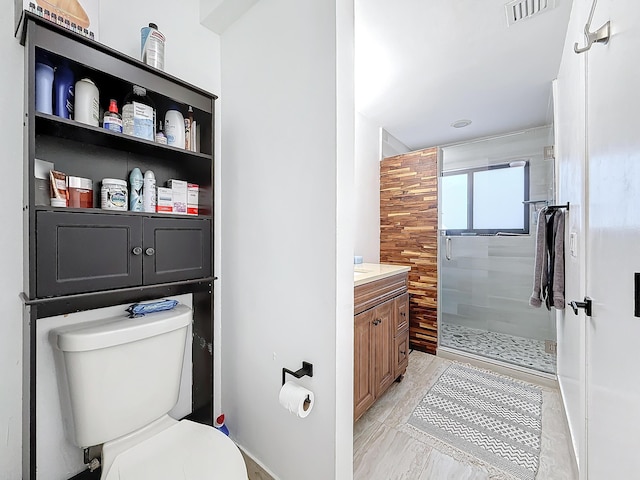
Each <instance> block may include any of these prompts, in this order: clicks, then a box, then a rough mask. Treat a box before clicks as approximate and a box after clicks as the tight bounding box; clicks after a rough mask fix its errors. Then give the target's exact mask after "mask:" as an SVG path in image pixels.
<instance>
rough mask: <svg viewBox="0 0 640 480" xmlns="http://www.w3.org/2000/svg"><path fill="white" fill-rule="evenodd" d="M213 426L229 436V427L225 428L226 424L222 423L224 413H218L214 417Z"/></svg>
mask: <svg viewBox="0 0 640 480" xmlns="http://www.w3.org/2000/svg"><path fill="white" fill-rule="evenodd" d="M213 426H214V427H215V428H217V429H218V430H220V431H221V432H222V433H224V434H225V435H226V436H229V429H228V428H227V426H226V425H225V424H224V413H223V414H221V415H219V416H218V417H217V418H216V421H215V422H213Z"/></svg>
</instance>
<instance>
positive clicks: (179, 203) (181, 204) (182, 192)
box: [167, 179, 187, 215]
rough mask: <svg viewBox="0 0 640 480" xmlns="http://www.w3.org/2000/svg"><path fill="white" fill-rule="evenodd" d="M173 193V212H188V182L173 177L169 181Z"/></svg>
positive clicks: (168, 184)
mask: <svg viewBox="0 0 640 480" xmlns="http://www.w3.org/2000/svg"><path fill="white" fill-rule="evenodd" d="M167 187H169V188H170V189H171V194H172V195H173V213H181V214H184V215H186V214H187V182H185V181H184V180H174V179H171V180H169V181H168V182H167Z"/></svg>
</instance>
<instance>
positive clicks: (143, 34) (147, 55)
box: [140, 23, 165, 70]
mask: <svg viewBox="0 0 640 480" xmlns="http://www.w3.org/2000/svg"><path fill="white" fill-rule="evenodd" d="M140 40H141V43H140V53H141V55H142V61H143V62H144V63H146V64H147V65H151V66H152V67H155V68H158V69H160V70H164V41H165V37H164V35H163V34H162V33H161V32H160V30H158V26H157V25H156V24H155V23H150V24H149V26H148V27H142V29H140Z"/></svg>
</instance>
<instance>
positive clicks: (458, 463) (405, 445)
mask: <svg viewBox="0 0 640 480" xmlns="http://www.w3.org/2000/svg"><path fill="white" fill-rule="evenodd" d="M450 363H451V362H450V361H449V360H446V359H443V358H439V357H435V356H433V355H429V354H426V353H422V352H417V351H413V352H411V354H410V355H409V367H408V369H407V373H406V375H405V377H404V380H403V381H402V382H399V383H394V384H393V385H392V386H391V388H389V390H388V391H387V392H386V393H385V394H384V395H383V396H382V397H381V398H379V399H378V400H377V401H376V403H375V404H374V405H373V406H372V407H371V408H370V409H369V410H368V411H367V412H366V413H365V414H364V415H363V416H362V418H361V419H360V420H358V422H356V424H355V425H354V427H353V437H354V438H353V469H354V475H353V478H354V480H489V479H491V480H493V479H497V478H501V477H499V476H495V475H494V476H491V474H490V472H489V471H488V470H487V468H485V467H483V466H482V465H481V464H480V462H478V463H474V462H469V461H465V460H464V459H462V458H460V459H457V458H455V457H456V456H457V455H456V454H455V452H453V451H447V452H445V451H441V450H438V449H436V448H434V447H432V446H430V445H427V444H425V443H422V442H421V441H420V440H417V439H415V438H413V437H411V436H409V435H408V434H406V433H404V432H403V431H402V428H401V427H402V426H403V425H404V423H405V422H406V420H407V418H409V416H410V415H411V412H413V409H414V408H415V406H416V405H417V404H418V402H419V401H420V399H422V397H423V396H424V394H425V393H426V391H427V390H428V388H429V387H430V386H431V384H432V383H433V382H435V380H436V379H437V378H438V376H439V375H440V373H442V372H443V371H444V370H445V369H446V367H447V366H448V365H449V364H450ZM541 388H542V391H543V405H542V452H541V455H540V467H539V469H538V475H537V476H536V479H537V480H577V478H578V475H577V472H576V471H575V470H574V467H573V464H572V462H571V461H570V460H569V459H570V458H571V454H570V450H569V448H570V447H569V440H568V438H569V436H568V435H569V434H568V431H567V429H566V426H565V420H564V416H563V412H562V401H561V399H560V393H559V391H558V390H557V389H555V388H550V387H548V386H542V387H541ZM245 461H246V463H247V470H248V473H249V480H272V479H271V476H269V475H268V474H267V473H266V472H264V470H262V468H260V466H259V465H257V464H256V463H255V462H253V461H252V460H251V459H250V458H249V457H247V456H245ZM503 478H509V477H508V476H505V477H503ZM337 480H340V479H337Z"/></svg>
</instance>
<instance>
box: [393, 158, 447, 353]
mask: <svg viewBox="0 0 640 480" xmlns="http://www.w3.org/2000/svg"><path fill="white" fill-rule="evenodd" d="M437 158H438V150H437V148H429V149H425V150H419V151H417V152H410V153H406V154H403V155H397V156H395V157H390V158H385V159H384V160H383V161H382V162H381V164H380V233H381V238H380V262H381V263H390V264H397V265H410V266H411V271H410V272H409V278H408V291H409V293H410V304H409V317H410V326H409V343H410V347H411V348H414V349H417V350H421V351H425V352H430V353H435V350H436V347H437V343H438V332H437V330H438V327H437V308H438V288H437V281H438V254H437V252H438V176H437V174H438V161H437Z"/></svg>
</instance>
